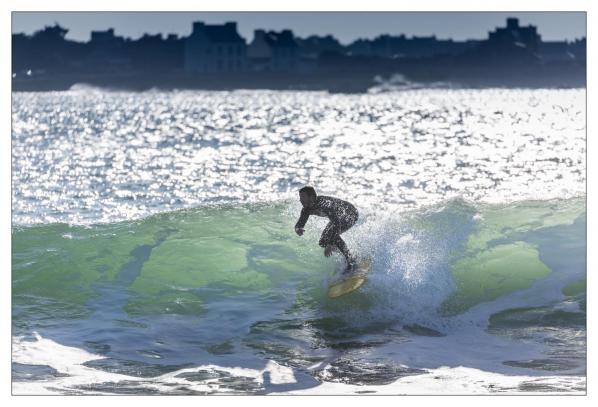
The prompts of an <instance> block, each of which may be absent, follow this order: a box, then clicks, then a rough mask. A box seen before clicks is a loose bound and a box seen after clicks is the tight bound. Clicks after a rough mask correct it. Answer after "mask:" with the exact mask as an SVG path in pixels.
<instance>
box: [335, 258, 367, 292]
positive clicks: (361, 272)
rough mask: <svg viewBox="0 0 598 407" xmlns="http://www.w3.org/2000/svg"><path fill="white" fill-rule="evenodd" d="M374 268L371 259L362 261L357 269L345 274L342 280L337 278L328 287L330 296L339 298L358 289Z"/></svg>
mask: <svg viewBox="0 0 598 407" xmlns="http://www.w3.org/2000/svg"><path fill="white" fill-rule="evenodd" d="M371 269H372V261H371V259H365V260H363V261H361V262H360V263H359V264H358V265H357V268H356V269H355V271H352V272H350V273H349V274H347V275H346V276H343V277H342V278H341V279H340V280H336V281H334V282H332V283H331V284H330V287H329V288H328V298H338V297H340V296H341V295H345V294H349V293H350V292H352V291H355V290H357V289H358V288H359V287H361V286H362V285H363V283H365V280H366V277H367V274H368V273H369V272H370V270H371Z"/></svg>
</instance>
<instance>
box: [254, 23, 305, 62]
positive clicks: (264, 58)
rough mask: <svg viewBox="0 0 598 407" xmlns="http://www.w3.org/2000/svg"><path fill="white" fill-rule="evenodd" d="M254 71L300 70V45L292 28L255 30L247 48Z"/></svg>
mask: <svg viewBox="0 0 598 407" xmlns="http://www.w3.org/2000/svg"><path fill="white" fill-rule="evenodd" d="M247 56H248V57H249V61H250V63H251V66H252V68H253V70H254V71H258V72H262V71H269V72H291V71H297V70H299V68H300V67H299V63H300V58H299V45H298V44H297V42H296V41H295V37H294V35H293V32H292V31H291V30H282V31H281V32H278V33H277V32H274V31H269V32H266V31H264V30H255V31H254V37H253V41H252V42H251V44H249V47H248V49H247Z"/></svg>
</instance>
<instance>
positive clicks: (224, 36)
mask: <svg viewBox="0 0 598 407" xmlns="http://www.w3.org/2000/svg"><path fill="white" fill-rule="evenodd" d="M184 55H185V57H184V59H185V64H184V65H185V70H186V71H187V72H204V73H215V72H218V73H220V72H242V71H245V70H247V44H246V43H245V40H244V39H243V38H242V37H241V36H240V35H239V33H238V32H237V23H234V22H228V23H225V24H224V25H207V24H204V23H202V22H194V23H193V32H192V33H191V35H190V36H189V37H188V38H187V39H186V40H185V54H184Z"/></svg>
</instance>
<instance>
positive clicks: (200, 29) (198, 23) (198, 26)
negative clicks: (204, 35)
mask: <svg viewBox="0 0 598 407" xmlns="http://www.w3.org/2000/svg"><path fill="white" fill-rule="evenodd" d="M205 26H206V25H205V24H204V23H202V22H201V21H196V22H194V23H193V32H192V34H195V33H199V32H203V30H204V28H205Z"/></svg>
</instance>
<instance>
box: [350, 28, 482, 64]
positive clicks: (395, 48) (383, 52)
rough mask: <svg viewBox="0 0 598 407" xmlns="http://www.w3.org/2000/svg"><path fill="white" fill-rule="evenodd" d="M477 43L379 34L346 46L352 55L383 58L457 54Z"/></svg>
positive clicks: (431, 37)
mask: <svg viewBox="0 0 598 407" xmlns="http://www.w3.org/2000/svg"><path fill="white" fill-rule="evenodd" d="M476 45H477V41H474V40H470V41H465V42H463V41H453V40H450V39H449V40H439V39H437V38H436V36H434V35H433V36H429V37H417V36H414V37H411V38H407V37H406V36H405V35H399V36H391V35H388V34H384V35H379V36H378V37H376V38H374V39H373V40H363V39H358V40H356V41H354V42H353V43H352V44H350V45H349V46H348V47H347V50H348V54H349V55H353V56H377V57H383V58H421V57H432V56H435V55H459V54H461V53H463V52H465V51H467V50H468V49H471V48H473V47H475V46H476Z"/></svg>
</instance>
